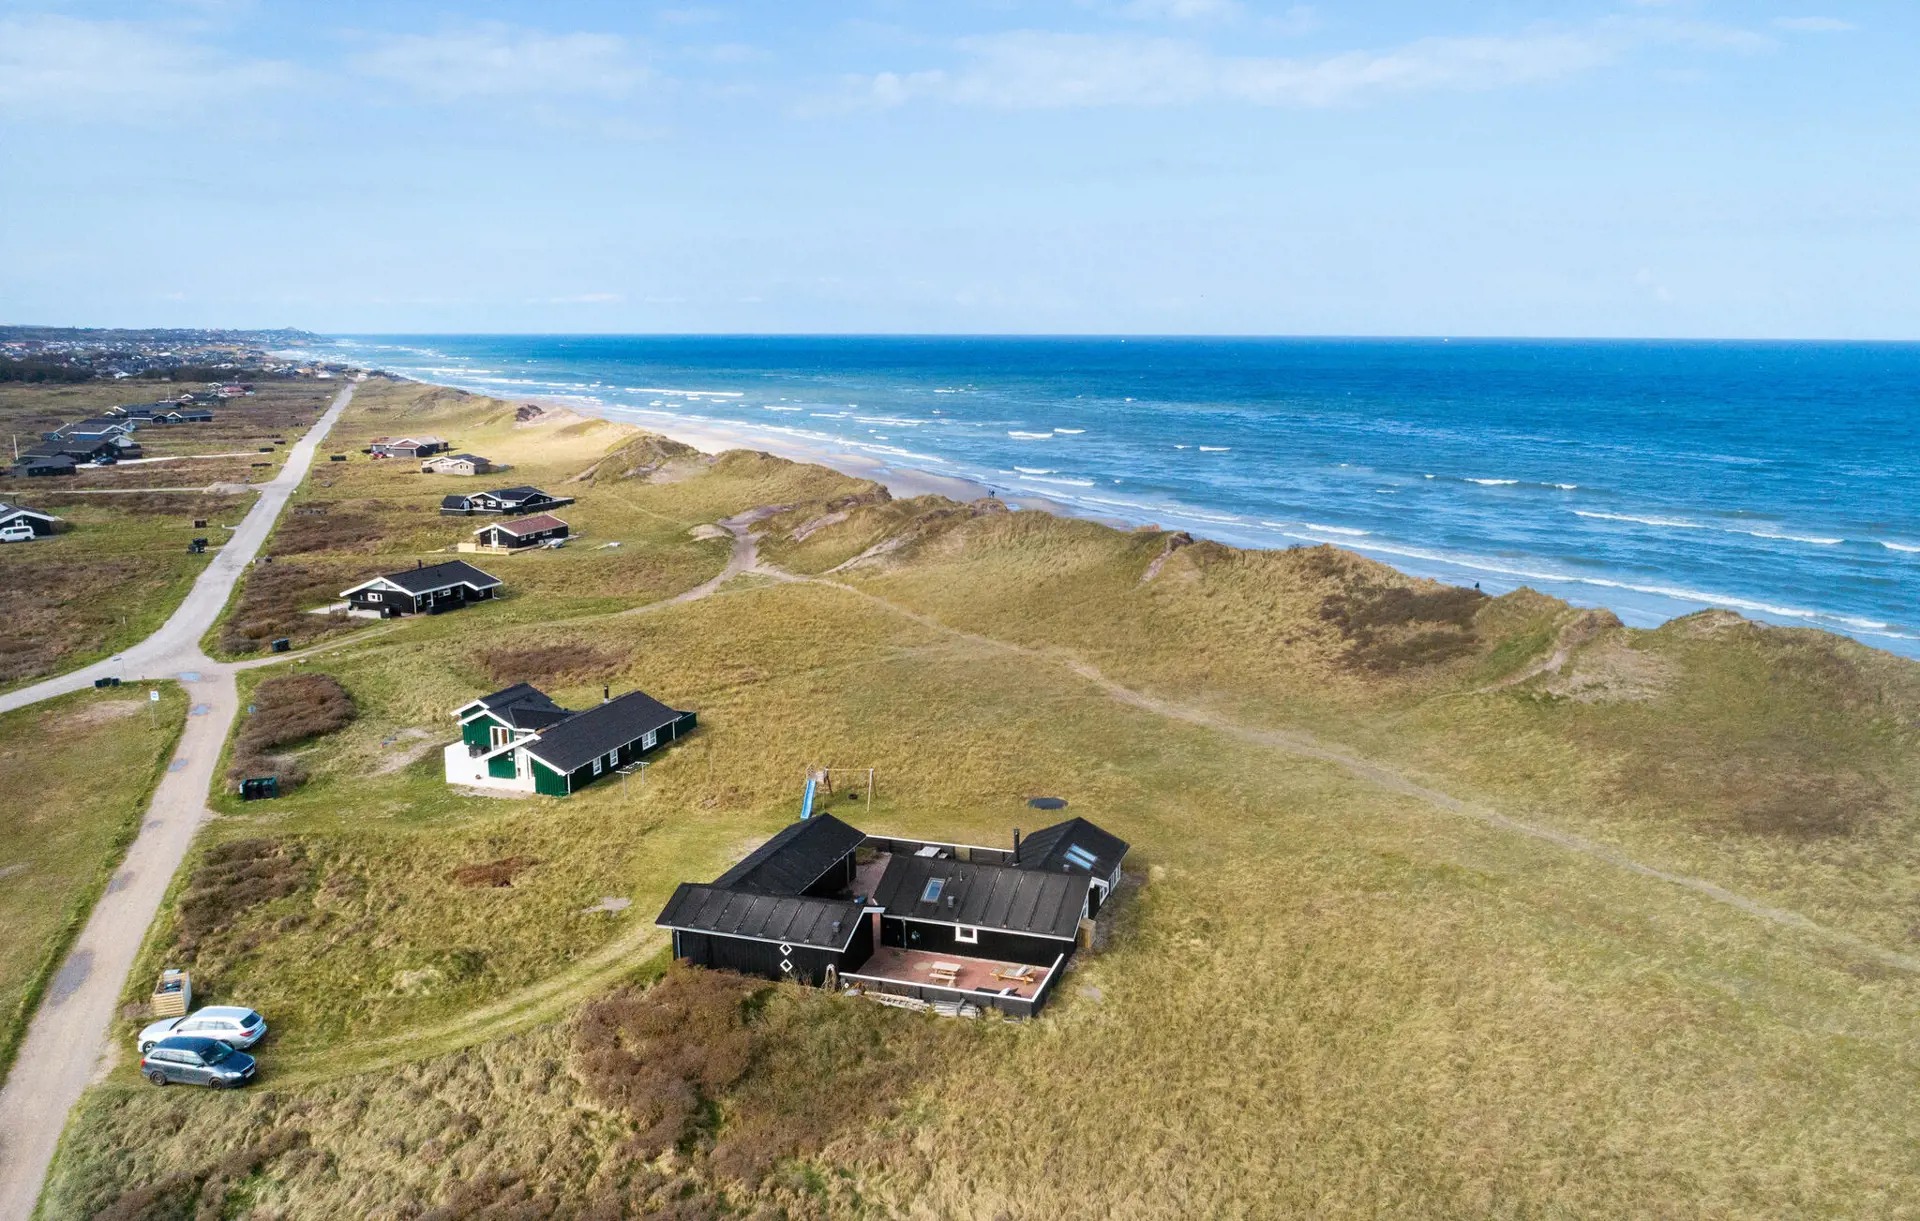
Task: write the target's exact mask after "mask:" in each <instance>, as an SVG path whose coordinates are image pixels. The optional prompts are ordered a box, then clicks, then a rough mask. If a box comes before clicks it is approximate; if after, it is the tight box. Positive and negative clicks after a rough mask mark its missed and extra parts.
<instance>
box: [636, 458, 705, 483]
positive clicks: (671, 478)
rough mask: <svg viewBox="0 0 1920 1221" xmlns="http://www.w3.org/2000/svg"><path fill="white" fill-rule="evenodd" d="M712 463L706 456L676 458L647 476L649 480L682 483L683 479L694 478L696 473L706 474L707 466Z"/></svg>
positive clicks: (652, 481) (651, 481) (649, 481)
mask: <svg viewBox="0 0 1920 1221" xmlns="http://www.w3.org/2000/svg"><path fill="white" fill-rule="evenodd" d="M711 465H713V460H712V459H711V458H706V457H699V458H675V459H674V460H673V461H671V462H666V463H662V464H661V465H660V467H659V469H657V470H655V471H654V472H653V474H651V475H648V476H647V482H648V483H680V482H682V481H683V480H687V479H691V478H693V477H694V476H695V475H702V474H705V473H706V470H707V468H708V467H709V466H711Z"/></svg>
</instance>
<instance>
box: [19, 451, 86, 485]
mask: <svg viewBox="0 0 1920 1221" xmlns="http://www.w3.org/2000/svg"><path fill="white" fill-rule="evenodd" d="M78 465H80V464H79V463H78V462H77V461H75V460H74V458H73V456H72V455H71V454H28V455H27V456H26V457H24V458H22V459H20V460H19V461H18V462H16V463H14V464H13V467H12V469H11V470H10V471H9V473H10V474H12V475H13V476H15V477H16V478H20V479H37V478H41V477H43V476H49V475H71V474H73V473H74V468H75V467H77V466H78Z"/></svg>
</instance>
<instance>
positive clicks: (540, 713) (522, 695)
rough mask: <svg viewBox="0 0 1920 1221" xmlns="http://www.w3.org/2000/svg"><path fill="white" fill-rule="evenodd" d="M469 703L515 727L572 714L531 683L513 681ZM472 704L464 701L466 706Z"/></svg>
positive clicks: (535, 726) (541, 724) (528, 726)
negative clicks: (513, 682) (511, 683)
mask: <svg viewBox="0 0 1920 1221" xmlns="http://www.w3.org/2000/svg"><path fill="white" fill-rule="evenodd" d="M473 703H474V704H478V705H479V706H480V707H482V708H485V709H486V710H487V711H488V712H490V713H492V714H493V715H494V716H496V717H498V718H500V719H501V720H503V721H505V722H506V723H507V724H509V725H511V726H513V727H514V728H515V729H544V728H546V727H547V726H549V725H553V724H556V723H558V722H560V721H564V720H565V719H567V718H568V717H570V716H572V715H573V710H572V709H570V708H562V707H561V706H560V705H558V704H556V703H554V702H553V700H552V699H551V698H550V697H548V695H547V693H546V692H544V691H542V690H540V688H538V687H536V686H534V685H533V684H532V683H515V684H513V686H511V687H506V688H503V689H501V690H499V691H495V692H494V693H493V694H492V695H483V696H481V697H480V698H479V699H477V700H475V701H473ZM472 706H473V704H469V705H467V707H469V708H470V707H472ZM462 711H464V709H463V710H462Z"/></svg>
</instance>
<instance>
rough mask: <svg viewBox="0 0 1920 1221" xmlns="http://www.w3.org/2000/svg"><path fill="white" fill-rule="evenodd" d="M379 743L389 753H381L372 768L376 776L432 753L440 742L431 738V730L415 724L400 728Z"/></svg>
mask: <svg viewBox="0 0 1920 1221" xmlns="http://www.w3.org/2000/svg"><path fill="white" fill-rule="evenodd" d="M380 745H381V747H382V748H383V749H384V750H386V751H388V752H391V753H386V754H383V755H381V757H380V762H379V763H378V764H377V765H376V766H375V767H374V769H373V774H374V775H376V776H385V775H387V774H389V773H391V772H397V771H399V770H400V769H401V768H403V767H408V766H410V765H411V764H413V763H415V762H417V761H418V760H420V759H423V758H425V757H426V756H428V755H430V754H432V753H433V752H434V751H435V750H436V749H438V747H439V745H440V744H439V743H438V742H435V741H434V740H433V734H432V733H431V732H429V731H428V730H425V729H421V728H419V727H417V726H416V727H414V728H412V729H403V730H401V731H400V732H399V733H397V734H394V735H393V736H392V737H391V738H389V739H387V740H386V741H384V742H382V743H381V744H380Z"/></svg>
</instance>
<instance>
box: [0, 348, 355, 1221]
mask: <svg viewBox="0 0 1920 1221" xmlns="http://www.w3.org/2000/svg"><path fill="white" fill-rule="evenodd" d="M355 385H356V383H354V382H348V383H347V384H346V385H345V386H343V387H342V388H341V390H340V393H339V394H338V395H336V396H335V397H334V400H333V403H332V405H331V406H329V407H328V408H327V410H326V411H325V412H324V413H323V414H322V415H321V416H320V418H319V419H318V420H316V421H314V424H313V427H312V428H310V429H308V430H307V433H306V435H305V436H303V437H301V438H300V440H298V441H297V442H295V443H294V445H293V448H292V449H291V450H289V451H288V453H287V461H286V465H284V466H282V467H281V468H280V473H279V474H278V475H276V476H274V478H273V479H271V480H269V481H268V482H266V483H264V484H261V485H260V498H259V499H258V500H257V501H255V502H254V504H253V507H252V508H251V509H250V510H248V512H247V515H246V517H245V518H243V519H242V520H241V522H240V525H239V526H238V527H237V528H236V529H235V530H234V532H233V537H232V538H230V539H229V540H228V541H227V544H226V546H224V547H222V548H221V549H220V551H219V552H218V553H217V554H216V555H215V556H214V558H213V561H212V563H210V564H208V565H207V567H206V568H205V569H204V570H203V571H202V572H201V573H200V576H199V578H198V579H197V580H195V581H194V583H193V588H192V589H191V590H189V591H188V592H187V596H186V598H185V600H183V601H182V602H181V603H180V605H179V607H178V608H177V609H176V610H175V611H174V612H173V614H172V615H171V616H169V617H168V619H167V621H166V622H165V623H163V624H162V625H161V626H160V628H159V630H158V631H156V632H154V633H153V635H151V636H149V637H147V638H146V639H145V640H142V641H141V642H140V643H138V644H136V645H134V646H132V647H131V648H128V649H126V650H125V651H123V652H121V653H119V654H117V655H115V656H113V657H111V658H108V659H107V660H105V661H101V662H96V663H94V664H93V665H90V666H87V667H85V668H83V669H79V670H75V671H73V672H72V673H69V674H62V675H60V676H59V677H57V678H50V679H47V680H46V681H45V682H41V683H35V684H34V685H33V686H31V687H23V688H21V689H20V690H18V691H12V692H8V693H7V694H4V695H0V712H9V711H12V710H13V709H15V708H24V707H27V706H28V705H30V704H35V703H38V702H40V701H41V700H47V699H52V698H53V697H54V696H57V695H65V694H67V693H68V692H71V691H80V690H83V689H85V688H87V687H90V686H92V685H93V682H94V680H95V679H98V678H121V679H125V680H139V679H174V680H177V681H178V682H179V683H180V684H181V685H182V686H183V687H185V689H186V692H187V702H188V714H187V725H186V729H185V731H184V732H182V734H181V735H180V744H179V747H178V748H177V750H176V753H175V755H174V758H173V762H172V763H171V764H170V765H169V766H168V769H167V771H166V772H165V773H164V774H163V775H162V776H161V778H160V783H159V784H158V785H157V786H156V787H155V789H154V792H153V800H152V802H151V803H149V805H148V807H147V814H146V818H145V819H144V821H142V823H141V825H140V833H139V835H138V836H137V837H136V838H135V839H134V841H133V845H132V846H131V847H129V848H128V849H127V855H126V859H125V860H124V861H122V862H121V865H120V868H119V869H118V870H117V871H116V872H115V873H114V875H113V877H112V879H111V880H110V881H109V882H108V883H107V890H106V893H105V894H103V895H102V896H101V897H100V901H99V902H98V903H97V904H95V905H94V908H93V913H92V915H90V916H89V917H88V919H87V923H86V927H85V928H83V929H82V930H81V932H80V936H79V938H78V939H76V940H75V942H74V944H73V946H72V948H71V949H69V950H68V951H67V956H66V959H65V961H63V962H62V963H61V964H60V969H59V970H58V971H57V972H56V973H55V974H54V977H53V980H52V982H51V983H50V984H49V985H48V987H47V992H46V996H45V997H43V998H42V1000H41V1002H40V1007H39V1009H38V1010H37V1011H36V1012H35V1013H34V1016H33V1022H32V1024H31V1025H30V1026H28V1028H27V1036H26V1039H25V1040H24V1041H23V1042H22V1043H21V1045H20V1054H19V1056H18V1058H17V1059H15V1061H14V1064H13V1070H12V1072H10V1073H9V1074H8V1076H7V1080H6V1084H5V1087H4V1088H0V1221H27V1219H28V1218H29V1217H31V1216H32V1214H33V1209H34V1204H35V1201H36V1200H37V1199H38V1198H39V1195H40V1187H41V1184H42V1183H44V1182H45V1180H46V1176H47V1169H48V1167H49V1166H50V1165H51V1164H52V1162H53V1153H54V1147H55V1145H56V1144H57V1143H58V1141H59V1139H60V1131H61V1129H62V1128H64V1127H65V1126H66V1121H67V1112H68V1111H69V1110H71V1109H72V1107H73V1104H74V1103H75V1102H77V1101H78V1100H79V1098H80V1094H81V1092H82V1091H83V1090H85V1089H86V1087H87V1085H88V1084H89V1083H90V1082H91V1081H93V1080H94V1079H96V1077H98V1076H100V1075H103V1074H104V1073H105V1072H106V1070H108V1069H110V1068H111V1067H112V1065H113V1055H112V1052H113V1049H112V1048H110V1047H108V1046H106V1037H107V1029H108V1026H109V1024H110V1023H111V1022H112V1020H113V1014H114V1009H115V1007H116V1006H117V1005H118V1004H119V1001H120V990H121V987H122V985H123V983H124V982H125V980H126V978H127V972H128V971H129V970H130V969H131V968H132V966H133V960H134V956H135V955H136V954H138V953H139V951H140V943H141V942H142V941H143V940H145V939H146V935H147V928H148V926H149V925H151V924H152V923H153V918H154V914H155V913H156V912H158V911H159V910H160V900H161V899H162V897H164V896H165V894H166V890H167V885H168V883H169V882H171V881H172V880H173V875H174V873H175V871H176V870H178V869H179V868H180V862H181V861H182V860H183V859H185V857H186V855H187V849H188V848H189V847H191V846H192V844H193V837H194V835H195V833H196V832H197V831H198V830H199V829H200V824H201V823H202V822H203V821H205V820H206V818H207V817H208V816H209V811H208V809H207V794H208V793H209V791H210V790H211V789H212V786H213V781H214V768H215V767H216V766H217V765H218V763H219V759H220V751H221V748H222V747H223V746H224V745H225V744H226V740H227V732H228V730H230V729H231V728H232V726H233V721H234V717H235V716H236V715H238V713H239V711H240V699H239V694H238V688H237V687H236V685H235V682H234V675H235V674H236V673H237V672H238V671H240V670H242V669H251V668H253V667H254V666H257V665H261V664H266V663H265V662H263V661H254V662H242V663H231V662H216V661H213V660H212V659H211V658H209V657H207V655H206V654H205V653H203V652H201V650H200V639H201V637H202V636H204V635H205V634H206V633H207V631H208V629H210V628H212V627H213V624H214V621H215V620H217V619H218V618H219V617H220V611H221V608H222V607H224V606H226V604H227V599H228V598H229V597H231V596H232V594H233V588H234V585H235V583H237V582H238V581H239V579H240V576H241V574H242V573H244V572H245V571H246V568H247V565H248V564H250V563H252V562H253V558H254V557H255V556H256V555H258V554H259V552H260V548H261V546H262V545H263V544H265V542H266V541H267V536H268V535H269V534H271V533H272V532H273V526H274V523H275V522H276V521H277V520H278V519H279V516H280V510H281V509H283V508H285V507H286V503H287V501H288V499H289V498H290V497H291V496H292V495H293V492H294V489H296V488H298V487H299V486H300V482H301V480H303V479H305V478H306V475H307V472H308V470H309V469H311V467H312V466H313V459H314V454H315V452H316V451H317V450H318V449H319V447H320V442H321V441H322V440H323V439H325V437H326V435H327V432H328V431H329V430H330V429H331V428H332V427H333V425H334V423H335V422H336V421H338V420H339V419H340V416H341V414H342V413H344V412H345V411H346V409H347V404H348V403H350V402H352V401H353V392H354V388H355ZM291 656H294V655H285V656H282V657H277V658H273V659H271V660H272V661H283V660H287V659H288V658H289V657H291ZM103 1053H104V1054H103Z"/></svg>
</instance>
